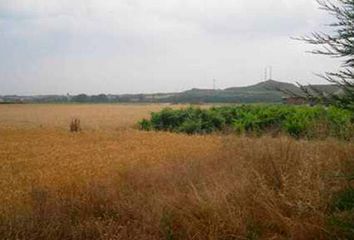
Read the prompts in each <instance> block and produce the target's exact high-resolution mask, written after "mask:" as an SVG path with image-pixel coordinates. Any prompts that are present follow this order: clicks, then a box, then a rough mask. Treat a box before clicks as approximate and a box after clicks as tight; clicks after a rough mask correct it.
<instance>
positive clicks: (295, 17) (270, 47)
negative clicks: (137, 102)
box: [0, 0, 338, 95]
mask: <svg viewBox="0 0 354 240" xmlns="http://www.w3.org/2000/svg"><path fill="white" fill-rule="evenodd" d="M329 22H330V19H329V18H328V16H327V15H326V13H324V12H322V11H320V10H318V6H317V4H316V2H315V1H314V0H254V1H250V0H0V94H26V95H29V94H66V93H71V94H77V93H88V94H97V93H138V92H146V93H148V92H166V91H182V90H186V89H189V88H194V87H198V88H212V86H213V78H215V79H216V84H217V87H218V88H225V87H232V86H244V85H250V84H253V83H257V82H259V81H261V80H263V78H264V77H263V75H264V68H265V67H266V66H267V65H272V66H273V69H274V70H273V71H274V74H273V78H274V79H275V80H279V81H287V82H296V81H299V82H302V83H321V82H323V81H322V80H321V79H319V78H317V77H315V76H314V73H321V72H323V71H327V70H331V69H336V68H337V65H338V63H337V62H335V61H334V60H331V59H328V58H326V57H322V56H314V55H311V54H308V53H305V51H307V50H311V49H312V46H308V45H305V44H303V43H301V42H298V41H294V40H292V39H291V37H292V36H301V35H304V34H308V33H310V32H312V31H315V30H326V28H325V27H324V25H325V24H326V23H329Z"/></svg>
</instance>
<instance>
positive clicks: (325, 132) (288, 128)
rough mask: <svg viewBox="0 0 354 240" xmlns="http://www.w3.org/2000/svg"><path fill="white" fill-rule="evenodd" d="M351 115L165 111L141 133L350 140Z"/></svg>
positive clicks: (292, 109)
mask: <svg viewBox="0 0 354 240" xmlns="http://www.w3.org/2000/svg"><path fill="white" fill-rule="evenodd" d="M353 120H354V118H353V114H352V112H350V111H346V110H342V109H338V108H334V107H330V108H324V107H314V108H311V107H306V106H283V105H269V106H268V105H245V106H227V107H213V108H210V109H201V108H193V107H190V108H186V109H179V110H173V109H171V108H166V109H164V110H162V111H161V112H158V113H152V114H151V119H150V120H146V119H144V120H142V121H141V122H139V126H140V128H141V129H143V130H157V131H170V132H177V133H187V134H205V133H212V132H219V131H222V130H223V129H225V128H227V129H230V128H231V129H233V130H234V131H235V132H236V133H248V134H256V135H261V134H267V133H270V132H272V133H274V132H277V133H280V132H282V133H286V134H289V135H290V136H293V137H296V138H301V137H305V138H317V137H337V138H341V139H346V140H349V139H351V138H352V137H353Z"/></svg>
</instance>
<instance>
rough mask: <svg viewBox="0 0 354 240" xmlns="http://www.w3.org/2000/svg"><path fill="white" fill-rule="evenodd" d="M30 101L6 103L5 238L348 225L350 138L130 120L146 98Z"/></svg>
mask: <svg viewBox="0 0 354 240" xmlns="http://www.w3.org/2000/svg"><path fill="white" fill-rule="evenodd" d="M27 107H28V109H27V108H26V106H14V107H13V108H12V107H8V108H0V203H1V204H0V239H28V240H32V239H33V240H37V239H49V240H52V239H53V240H54V239H331V238H333V237H336V238H339V237H341V236H340V234H341V233H340V232H339V231H336V229H333V226H331V225H330V218H331V214H332V213H331V202H332V199H333V198H334V197H335V196H336V195H337V192H339V191H341V189H343V188H345V187H347V184H348V182H347V181H345V179H343V178H341V176H342V175H343V174H346V173H350V171H351V170H352V169H353V166H354V165H353V164H354V159H353V156H354V145H353V143H350V142H339V141H336V140H331V139H329V140H324V141H296V140H293V139H289V138H286V137H278V138H271V137H263V138H246V137H233V136H229V137H225V136H218V135H210V136H185V135H176V134H170V133H154V132H139V131H136V130H131V129H130V128H131V127H132V126H133V124H134V123H135V121H136V120H135V118H138V117H140V116H141V115H144V114H148V112H149V111H152V110H153V109H152V108H151V106H145V107H142V106H136V108H134V109H133V110H132V109H128V107H127V108H125V107H124V106H123V107H122V106H111V105H107V106H103V109H101V110H100V111H101V112H100V113H99V114H96V112H97V111H99V110H97V108H98V106H97V105H94V106H92V109H91V111H90V110H89V109H90V108H89V106H86V105H78V106H76V105H72V106H65V105H62V106H58V107H54V106H52V105H50V106H45V105H41V106H27ZM48 107H49V108H48ZM155 107H157V108H158V107H159V106H154V107H153V108H155ZM19 108H20V109H21V111H23V113H22V115H21V111H20V109H19ZM31 109H32V111H31ZM33 109H34V110H33ZM127 109H128V110H127ZM125 111H126V112H127V114H126V115H125ZM45 112H47V114H45ZM40 113H43V114H40ZM72 113H75V114H77V116H78V117H80V119H81V120H82V123H83V124H84V128H83V129H84V131H83V132H79V133H78V134H71V133H70V132H69V131H68V130H67V126H68V123H69V121H70V118H71V117H72V115H71V114H72ZM2 114H3V115H2ZM6 119H7V120H12V121H7V120H6ZM55 119H57V121H55ZM66 119H69V120H67V121H66ZM104 120H107V121H106V122H105V121H104ZM24 121H25V122H24ZM52 121H53V122H52ZM101 122H102V124H103V125H99V124H100V123H101ZM41 124H44V125H45V126H44V127H40V125H41ZM105 124H107V125H105ZM29 126H30V127H29ZM117 126H119V127H118V128H119V129H118V130H117ZM101 127H102V128H101ZM103 129H104V130H103ZM106 130H108V131H106ZM343 239H344V238H343Z"/></svg>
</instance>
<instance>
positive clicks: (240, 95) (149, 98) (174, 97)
mask: <svg viewBox="0 0 354 240" xmlns="http://www.w3.org/2000/svg"><path fill="white" fill-rule="evenodd" d="M305 87H306V88H310V86H305ZM311 87H314V88H316V89H318V90H319V91H321V92H323V93H326V94H340V92H341V89H340V88H339V87H338V86H335V85H311ZM293 94H295V95H302V94H303V92H302V90H301V89H300V88H299V87H298V86H297V85H295V84H292V83H286V82H279V81H274V80H268V81H264V82H260V83H257V84H255V85H251V86H246V87H232V88H227V89H217V90H214V89H197V88H194V89H191V90H188V91H184V92H180V93H158V94H123V95H112V94H109V95H105V94H100V95H95V96H89V95H85V94H80V95H76V96H68V95H65V96H64V95H63V96H57V95H53V96H50V95H47V96H0V102H2V103H7V102H16V103H31V102H32V103H33V102H34V103H55V102H82V103H139V102H140V103H279V102H282V100H283V98H284V97H286V96H290V95H293Z"/></svg>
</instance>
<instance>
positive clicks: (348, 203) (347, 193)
mask: <svg viewBox="0 0 354 240" xmlns="http://www.w3.org/2000/svg"><path fill="white" fill-rule="evenodd" d="M332 208H333V209H334V210H335V211H354V189H353V188H348V189H346V190H344V191H342V192H340V193H338V194H337V195H336V197H335V198H334V201H333V207H332Z"/></svg>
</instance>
